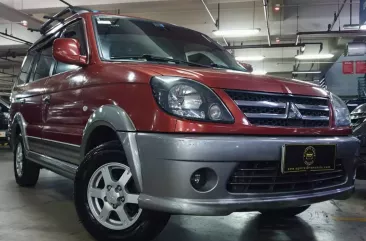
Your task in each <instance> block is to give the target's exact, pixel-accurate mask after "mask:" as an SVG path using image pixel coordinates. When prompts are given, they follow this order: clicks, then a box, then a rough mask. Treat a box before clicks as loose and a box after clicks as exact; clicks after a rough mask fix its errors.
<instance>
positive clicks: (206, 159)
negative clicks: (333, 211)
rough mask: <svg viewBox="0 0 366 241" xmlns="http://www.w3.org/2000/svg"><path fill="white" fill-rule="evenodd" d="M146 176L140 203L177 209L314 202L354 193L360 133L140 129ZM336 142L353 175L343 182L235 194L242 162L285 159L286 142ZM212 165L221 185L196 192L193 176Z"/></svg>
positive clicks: (202, 211)
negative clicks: (232, 184) (232, 182)
mask: <svg viewBox="0 0 366 241" xmlns="http://www.w3.org/2000/svg"><path fill="white" fill-rule="evenodd" d="M135 138H136V144H137V149H138V156H139V159H140V165H141V166H140V170H141V178H142V181H141V183H142V188H141V191H142V193H141V195H140V198H139V205H140V206H141V207H142V208H146V209H152V210H158V211H164V212H169V213H174V214H192V215H225V214H230V213H232V212H236V211H255V210H262V209H277V208H285V207H296V206H304V205H309V204H312V203H316V202H321V201H325V200H329V199H345V198H348V197H349V196H350V195H351V194H352V192H353V189H354V173H355V168H356V165H357V162H358V158H357V156H358V151H359V140H358V139H357V138H355V137H349V136H343V137H262V136H210V135H204V136H203V135H177V134H153V133H138V134H136V135H135ZM291 143H292V144H294V143H295V144H309V145H313V144H336V145H337V158H338V159H342V163H343V167H344V170H345V172H346V175H347V181H346V182H345V183H343V184H340V185H337V186H333V187H327V188H322V189H316V190H311V191H296V192H282V193H240V194H236V193H235V194H233V193H229V192H228V191H227V189H226V184H227V180H228V179H229V177H230V176H231V174H232V172H233V170H234V169H235V168H236V167H237V165H238V164H239V163H240V162H244V161H277V162H278V161H279V160H280V159H281V154H282V153H281V150H282V146H283V145H284V144H291ZM206 167H208V168H211V169H212V170H214V171H215V172H216V174H217V177H218V182H217V185H216V186H215V188H213V189H212V190H210V191H208V192H198V191H196V190H195V189H194V188H193V187H192V185H191V183H190V177H191V175H192V174H193V173H194V172H195V171H196V170H198V169H200V168H206Z"/></svg>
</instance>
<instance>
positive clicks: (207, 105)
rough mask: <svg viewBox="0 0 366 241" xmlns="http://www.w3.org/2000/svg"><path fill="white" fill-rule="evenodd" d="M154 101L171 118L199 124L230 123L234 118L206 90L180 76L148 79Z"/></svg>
mask: <svg viewBox="0 0 366 241" xmlns="http://www.w3.org/2000/svg"><path fill="white" fill-rule="evenodd" d="M151 86H152V90H153V94H154V97H155V100H156V102H157V103H158V104H159V106H160V107H161V108H162V109H163V110H165V111H166V112H168V113H169V114H171V115H174V116H178V117H182V118H186V119H192V120H202V121H213V122H225V123H233V122H234V118H233V117H232V115H231V114H230V112H229V110H228V109H227V108H226V106H225V105H224V104H223V103H222V101H221V100H220V99H219V97H218V96H217V95H216V94H215V93H214V92H213V91H212V90H210V89H209V88H208V87H206V86H204V85H203V84H200V83H198V82H196V81H193V80H188V79H184V78H180V77H170V76H159V77H154V78H152V80H151Z"/></svg>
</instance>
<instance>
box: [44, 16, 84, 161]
mask: <svg viewBox="0 0 366 241" xmlns="http://www.w3.org/2000/svg"><path fill="white" fill-rule="evenodd" d="M60 37H61V38H74V39H77V40H79V43H80V48H81V49H80V52H81V54H83V55H86V52H87V50H86V46H87V44H86V39H85V36H84V27H83V22H82V21H80V20H78V21H76V22H73V23H71V24H69V25H67V26H65V27H64V29H63V30H61V36H60ZM84 82H85V76H84V70H83V69H82V68H80V67H78V66H75V65H69V64H65V63H61V62H57V61H56V62H55V64H54V68H53V70H52V77H51V78H50V79H49V80H48V81H47V83H46V86H45V87H46V90H45V93H44V95H43V101H44V103H43V121H44V128H43V134H42V137H43V141H44V143H45V144H46V145H47V146H48V149H47V150H46V155H47V156H50V157H53V158H56V159H58V160H61V161H65V162H69V163H72V164H79V156H80V145H81V140H82V137H83V130H84V127H85V126H84V125H83V123H82V118H81V117H82V110H83V102H82V98H81V89H80V88H82V86H83V85H84Z"/></svg>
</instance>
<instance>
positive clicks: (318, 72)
mask: <svg viewBox="0 0 366 241" xmlns="http://www.w3.org/2000/svg"><path fill="white" fill-rule="evenodd" d="M292 73H293V74H321V73H322V72H321V71H320V70H318V71H293V72H292Z"/></svg>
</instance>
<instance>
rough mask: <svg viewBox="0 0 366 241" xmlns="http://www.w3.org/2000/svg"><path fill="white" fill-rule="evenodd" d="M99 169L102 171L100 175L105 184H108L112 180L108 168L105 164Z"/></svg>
mask: <svg viewBox="0 0 366 241" xmlns="http://www.w3.org/2000/svg"><path fill="white" fill-rule="evenodd" d="M101 171H102V176H103V179H104V183H105V185H106V186H107V185H110V184H111V183H112V182H113V181H112V177H111V172H110V171H109V168H108V167H107V166H106V167H103V168H102V170H101Z"/></svg>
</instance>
